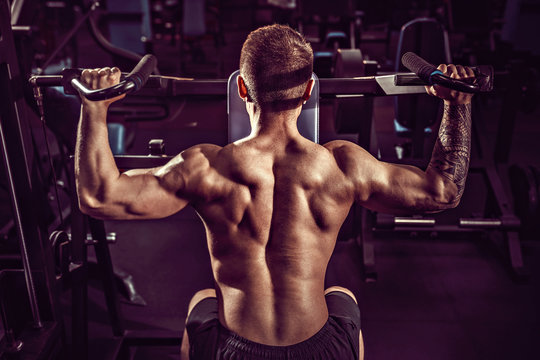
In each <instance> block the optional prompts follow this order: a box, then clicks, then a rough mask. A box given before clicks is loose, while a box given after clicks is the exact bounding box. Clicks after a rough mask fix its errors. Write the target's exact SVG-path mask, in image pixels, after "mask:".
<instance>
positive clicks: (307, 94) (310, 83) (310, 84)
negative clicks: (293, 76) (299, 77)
mask: <svg viewBox="0 0 540 360" xmlns="http://www.w3.org/2000/svg"><path fill="white" fill-rule="evenodd" d="M313 85H315V82H314V81H313V79H309V81H308V83H307V86H306V91H304V95H302V100H304V101H308V100H309V98H310V97H311V91H312V90H313Z"/></svg>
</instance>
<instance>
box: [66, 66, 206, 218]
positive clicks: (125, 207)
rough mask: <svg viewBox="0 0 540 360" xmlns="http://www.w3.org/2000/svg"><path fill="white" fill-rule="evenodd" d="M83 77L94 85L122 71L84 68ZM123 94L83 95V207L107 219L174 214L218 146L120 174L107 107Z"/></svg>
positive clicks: (78, 158) (78, 152)
mask: <svg viewBox="0 0 540 360" xmlns="http://www.w3.org/2000/svg"><path fill="white" fill-rule="evenodd" d="M81 77H82V80H83V81H84V82H85V83H86V84H87V86H88V87H90V88H92V89H98V88H103V87H108V86H111V85H114V84H116V83H118V82H119V79H120V70H118V69H117V68H113V69H109V68H104V69H100V70H99V71H98V70H85V71H84V72H83V73H82V76H81ZM120 98H122V97H118V98H114V99H111V100H105V101H97V102H92V101H88V100H86V99H84V98H83V99H82V107H81V117H80V121H79V126H78V131H77V144H76V148H75V178H76V185H77V194H78V197H79V206H80V208H81V210H82V211H83V212H84V213H86V214H88V215H91V216H93V217H96V218H102V219H149V218H162V217H166V216H169V215H172V214H174V213H176V212H177V211H179V210H180V209H182V208H183V207H185V206H186V205H187V204H188V203H189V201H190V200H191V197H192V196H193V195H195V194H192V192H191V191H190V189H189V188H190V186H189V183H191V182H195V181H194V179H193V178H194V177H201V176H203V177H204V174H205V173H206V172H207V171H208V169H209V168H210V167H209V161H208V159H207V158H206V156H205V154H206V153H207V152H208V151H213V150H214V149H213V148H214V146H212V145H202V146H196V147H193V148H191V149H188V150H186V151H184V152H183V153H181V154H180V155H178V156H176V157H175V158H174V159H172V160H171V161H170V162H169V163H168V164H166V165H164V166H162V167H158V168H153V169H137V170H130V171H127V172H125V173H120V172H119V170H118V168H117V167H116V163H115V161H114V157H113V154H112V152H111V149H110V147H109V141H108V135H107V120H106V119H107V110H108V107H109V105H110V104H111V103H112V102H114V101H116V100H119V99H120Z"/></svg>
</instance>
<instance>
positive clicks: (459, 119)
mask: <svg viewBox="0 0 540 360" xmlns="http://www.w3.org/2000/svg"><path fill="white" fill-rule="evenodd" d="M470 153H471V104H470V102H468V103H466V104H457V105H454V104H450V103H448V102H445V104H444V115H443V118H442V121H441V125H440V128H439V133H438V136H437V140H436V142H435V147H434V148H433V153H432V155H431V161H430V163H429V166H428V169H427V172H428V173H431V174H433V175H434V176H437V177H439V179H440V180H442V186H443V187H444V190H443V191H442V193H443V194H444V198H445V202H448V203H449V204H450V205H454V206H455V205H457V204H458V203H459V201H460V199H461V196H462V195H463V190H464V189H465V181H466V179H467V173H468V170H469V160H470Z"/></svg>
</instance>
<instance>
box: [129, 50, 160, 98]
mask: <svg viewBox="0 0 540 360" xmlns="http://www.w3.org/2000/svg"><path fill="white" fill-rule="evenodd" d="M156 65H157V59H156V57H155V56H154V55H150V54H148V55H144V56H143V58H142V59H141V60H140V61H139V63H138V64H137V65H136V66H135V67H134V68H133V70H131V72H130V73H129V74H128V75H127V76H126V80H127V81H132V82H133V83H134V84H135V89H134V91H137V90H139V89H140V88H142V87H143V85H144V84H145V83H146V80H148V77H149V76H150V74H151V73H152V71H154V69H155V68H156Z"/></svg>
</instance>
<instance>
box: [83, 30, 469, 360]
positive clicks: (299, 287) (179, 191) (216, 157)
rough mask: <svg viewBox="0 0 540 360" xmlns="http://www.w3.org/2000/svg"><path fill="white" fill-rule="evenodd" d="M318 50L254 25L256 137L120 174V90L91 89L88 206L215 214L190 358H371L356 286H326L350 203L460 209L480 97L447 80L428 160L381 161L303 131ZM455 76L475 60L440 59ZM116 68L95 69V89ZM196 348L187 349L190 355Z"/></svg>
mask: <svg viewBox="0 0 540 360" xmlns="http://www.w3.org/2000/svg"><path fill="white" fill-rule="evenodd" d="M312 69H313V53H312V50H311V47H310V45H309V44H308V43H307V42H306V41H305V40H304V38H303V37H302V36H301V35H300V34H298V33H297V32H295V31H294V30H292V29H290V28H289V27H285V26H281V25H273V26H269V27H264V28H261V29H258V30H256V31H254V32H252V33H251V34H250V35H249V36H248V38H247V40H246V42H245V43H244V46H243V48H242V53H241V59H240V74H241V76H239V77H238V85H239V95H240V97H241V98H242V99H243V100H244V101H245V102H246V109H247V111H248V113H249V116H250V119H251V127H252V131H251V135H250V136H248V137H247V138H245V139H242V140H240V141H237V142H235V143H233V144H229V145H227V146H225V147H220V146H216V145H210V144H204V145H197V146H194V147H192V148H189V149H187V150H185V151H183V152H182V153H180V154H179V155H177V156H176V157H175V158H173V159H172V160H171V161H170V162H169V163H168V164H166V165H164V166H162V167H158V168H154V169H145V170H131V171H127V172H125V173H122V174H121V173H120V172H119V171H118V169H117V167H116V165H115V162H114V159H113V156H112V154H111V151H110V150H109V144H108V141H107V124H106V117H107V109H108V106H109V105H110V104H111V103H112V102H113V101H115V100H117V99H112V100H107V101H101V102H91V101H87V100H84V99H83V105H82V110H81V119H80V122H79V130H78V138H77V147H76V157H75V171H76V178H77V191H78V196H79V203H80V207H81V209H82V211H83V212H84V213H86V214H89V215H91V216H93V217H96V218H101V219H150V218H152V219H154V218H163V217H166V216H169V215H171V214H174V213H176V212H177V211H179V210H180V209H182V208H184V207H185V206H187V205H188V204H189V205H191V206H193V207H194V208H195V210H196V211H197V212H198V214H199V215H200V217H201V219H202V220H203V222H204V225H205V228H206V234H207V241H208V248H209V252H210V257H211V263H212V270H213V274H214V279H215V289H206V290H202V291H200V292H198V293H196V294H195V296H194V297H193V299H192V300H191V303H190V304H189V309H188V319H187V322H186V332H185V333H184V337H183V344H182V357H183V359H188V357H189V358H190V359H214V358H218V359H266V358H268V359H270V358H271V359H282V358H283V359H285V358H287V359H303V360H304V359H358V358H360V359H361V358H363V343H362V334H361V331H360V312H359V310H358V306H357V303H356V299H355V297H354V295H353V294H352V292H351V291H349V290H347V289H345V288H340V287H333V288H330V289H326V290H325V289H324V277H325V272H326V267H327V264H328V261H329V259H330V256H331V254H332V251H333V249H334V246H335V244H336V237H337V235H338V231H339V229H340V226H341V225H342V223H343V221H344V220H345V217H346V216H347V213H348V211H349V209H350V207H351V205H352V204H353V202H355V201H356V202H358V203H359V204H361V205H362V206H365V207H367V208H369V209H373V210H376V211H381V212H385V213H393V214H403V213H409V214H410V213H413V214H414V213H422V212H435V211H440V210H443V209H447V208H452V207H455V206H456V205H457V204H458V203H459V200H460V198H461V195H462V193H463V188H464V184H465V178H466V175H467V169H468V163H469V149H470V129H471V118H470V101H471V96H470V95H467V94H463V93H458V92H455V91H451V90H448V89H444V88H440V87H437V86H435V87H429V88H427V91H428V92H429V93H430V94H432V95H436V96H438V97H440V98H442V99H444V116H443V119H442V123H441V126H440V130H439V137H438V141H437V142H436V145H435V148H434V150H433V154H432V158H431V162H430V164H429V166H428V167H427V169H426V170H425V171H423V170H421V169H418V168H416V167H412V166H404V165H394V164H389V163H384V162H381V161H378V160H377V159H375V158H373V157H372V156H371V155H370V154H369V153H368V152H366V151H365V150H364V149H362V148H360V147H359V146H357V145H355V144H353V143H351V142H347V141H332V142H330V143H328V144H325V145H324V146H320V145H318V144H315V143H313V142H311V141H309V140H307V139H305V138H303V137H302V136H301V135H300V134H299V132H298V129H297V126H296V120H297V118H298V116H299V114H300V111H301V109H302V103H303V102H304V101H306V100H307V99H308V98H309V96H310V93H311V88H312V85H313V84H312V82H311V80H310V79H311V73H312ZM439 69H440V70H441V71H442V72H443V73H445V74H448V75H450V76H452V77H455V78H463V77H471V76H473V73H472V71H471V70H470V69H468V68H465V67H461V66H454V65H448V66H447V65H440V66H439ZM119 75H120V71H119V70H118V69H117V68H113V69H109V68H104V69H100V70H85V71H84V72H83V73H82V79H83V80H84V81H85V82H86V83H87V84H88V85H89V87H91V88H102V87H107V86H110V85H112V84H115V83H117V82H118V81H119ZM188 354H189V355H188Z"/></svg>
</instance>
